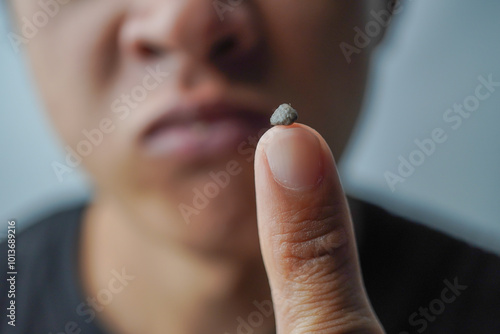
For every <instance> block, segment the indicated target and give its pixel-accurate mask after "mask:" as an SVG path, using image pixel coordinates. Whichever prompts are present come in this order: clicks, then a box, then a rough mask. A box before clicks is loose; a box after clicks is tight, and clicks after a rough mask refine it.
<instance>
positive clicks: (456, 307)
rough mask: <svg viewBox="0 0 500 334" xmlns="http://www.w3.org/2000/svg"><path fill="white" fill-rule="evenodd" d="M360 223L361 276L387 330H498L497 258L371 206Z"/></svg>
mask: <svg viewBox="0 0 500 334" xmlns="http://www.w3.org/2000/svg"><path fill="white" fill-rule="evenodd" d="M363 220H364V223H363V226H362V227H363V235H364V237H363V241H362V245H361V246H362V247H361V251H360V261H361V265H362V270H363V276H364V280H365V284H366V287H367V291H368V293H369V295H370V299H371V301H372V304H373V305H374V308H375V309H376V311H377V313H378V314H379V317H380V318H381V321H382V322H384V325H386V329H387V330H388V332H392V331H394V332H396V331H398V333H399V332H400V331H402V330H406V331H408V332H414V331H415V330H417V331H419V332H421V331H424V330H425V331H426V332H427V333H444V332H449V333H451V332H453V333H492V332H500V258H499V257H498V256H497V255H495V254H493V253H490V252H487V251H485V250H482V249H480V248H478V247H475V246H474V245H471V244H468V243H466V242H463V241H460V240H457V239H454V238H452V237H450V236H448V235H446V234H444V233H441V232H439V231H437V230H434V229H431V228H429V227H427V226H424V225H422V224H418V223H415V222H412V221H409V220H407V219H404V218H401V217H398V216H396V215H393V214H391V213H389V212H387V211H385V210H383V209H381V208H379V207H376V206H373V205H369V204H365V205H364V209H363ZM495 330H496V331H495ZM403 332H404V331H403Z"/></svg>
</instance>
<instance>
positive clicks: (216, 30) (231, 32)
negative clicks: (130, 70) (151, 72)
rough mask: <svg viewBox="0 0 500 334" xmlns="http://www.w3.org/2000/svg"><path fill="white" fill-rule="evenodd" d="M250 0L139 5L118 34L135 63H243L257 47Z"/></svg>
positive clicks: (149, 0) (157, 0)
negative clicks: (171, 60)
mask: <svg viewBox="0 0 500 334" xmlns="http://www.w3.org/2000/svg"><path fill="white" fill-rule="evenodd" d="M249 3H250V1H243V0H239V1H234V0H233V1H229V2H227V3H226V1H218V0H215V1H214V0H184V1H179V0H145V1H144V0H142V1H135V5H134V6H133V7H131V8H130V10H129V12H128V14H127V15H126V17H125V18H124V22H123V25H122V29H121V31H120V34H119V45H120V48H121V50H122V52H123V53H125V54H126V55H127V56H129V57H133V58H134V59H136V60H140V61H147V60H150V59H158V58H168V57H174V56H179V57H184V59H186V58H189V59H192V60H196V61H205V62H206V61H208V62H211V63H214V64H217V63H221V64H222V63H228V62H231V61H234V60H236V59H243V58H244V57H245V56H246V55H248V54H249V53H251V52H252V51H253V50H254V49H255V48H256V47H257V46H258V45H259V32H258V24H257V22H256V21H257V20H256V15H255V11H254V10H253V9H252V7H251V5H250V4H249Z"/></svg>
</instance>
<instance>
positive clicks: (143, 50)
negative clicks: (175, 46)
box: [137, 44, 164, 58]
mask: <svg viewBox="0 0 500 334" xmlns="http://www.w3.org/2000/svg"><path fill="white" fill-rule="evenodd" d="M137 51H138V53H139V55H140V56H142V57H145V58H150V57H158V56H161V55H162V54H163V53H164V51H163V50H162V49H161V48H160V47H157V46H154V45H152V44H141V45H139V46H138V50H137Z"/></svg>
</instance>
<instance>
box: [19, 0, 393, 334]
mask: <svg viewBox="0 0 500 334" xmlns="http://www.w3.org/2000/svg"><path fill="white" fill-rule="evenodd" d="M11 6H12V7H13V12H14V15H15V16H17V18H18V22H19V25H20V26H22V23H20V22H22V17H32V15H33V14H34V13H36V12H37V11H39V10H40V8H39V7H38V4H37V2H35V1H16V2H11ZM385 6H386V4H385V3H383V0H380V1H375V0H373V1H369V0H366V1H351V0H337V1H332V0H315V1H307V2H306V1H299V0H293V1H291V0H273V1H265V0H255V1H246V2H242V3H241V4H240V5H238V6H236V7H235V8H234V10H233V11H231V12H226V13H225V14H224V20H223V21H221V20H220V18H219V16H218V14H217V12H216V11H215V9H214V7H213V4H212V1H206V0H184V1H176V0H163V1H160V0H141V1H139V0H108V1H96V0H89V1H70V2H69V3H68V4H65V5H63V6H61V8H60V12H59V13H58V14H57V15H55V16H54V17H53V18H51V19H50V22H49V24H48V25H46V26H45V27H43V29H40V31H39V32H38V34H37V35H36V37H34V38H33V39H31V40H30V41H29V43H28V44H27V45H26V46H25V50H26V53H27V55H28V59H29V62H30V65H31V68H32V70H33V73H34V78H35V80H36V82H37V83H38V86H39V89H40V92H41V96H42V98H43V101H44V102H45V106H46V109H47V111H48V114H49V116H50V118H51V119H52V121H53V124H54V127H55V129H56V130H57V131H58V133H59V134H60V136H61V138H62V139H63V141H64V142H65V144H66V145H69V146H70V147H76V146H77V145H78V143H79V142H80V141H81V140H82V139H84V137H83V136H82V130H83V129H93V128H97V127H98V126H99V124H100V122H101V121H102V119H103V118H106V117H109V118H111V119H113V120H114V123H113V124H114V125H115V128H114V130H113V131H112V132H111V133H109V134H106V136H105V137H104V140H103V142H102V144H100V145H97V146H96V147H94V148H93V151H92V153H91V154H90V155H89V156H87V157H85V158H84V159H83V165H84V167H85V169H86V170H87V171H88V173H89V174H90V175H91V177H92V182H93V186H94V196H93V200H92V202H91V203H90V204H89V207H88V209H87V210H86V214H85V217H84V222H83V230H82V241H81V247H80V250H79V259H80V263H79V268H80V277H81V281H82V285H83V289H84V291H85V293H86V294H87V295H88V296H95V295H96V294H97V292H98V291H99V290H100V289H101V288H102V287H105V286H107V284H108V282H109V280H110V279H111V277H112V276H111V270H113V269H120V268H126V271H127V273H129V274H130V275H133V276H134V277H135V278H134V280H133V282H132V283H131V284H130V285H129V286H127V288H126V289H124V290H123V291H122V292H121V293H120V294H117V295H116V296H114V299H113V303H111V304H109V305H106V306H105V307H103V310H102V311H101V312H99V314H98V317H99V319H100V323H101V324H102V325H103V326H105V327H107V328H109V329H110V331H113V332H116V333H124V334H127V333H151V334H155V333H223V332H226V331H228V332H231V331H232V332H236V327H237V325H238V323H237V322H236V320H235V319H237V318H238V317H242V318H245V319H246V318H247V316H248V315H249V314H251V313H252V312H254V311H255V310H256V307H255V305H254V304H253V302H254V301H270V300H271V298H272V300H273V305H274V311H275V312H274V314H275V315H274V316H269V317H265V319H264V322H263V324H262V326H260V327H258V328H255V333H271V332H273V330H274V328H275V324H276V326H277V327H276V329H277V332H278V333H311V332H321V333H382V332H383V329H382V328H381V326H380V324H379V322H378V320H377V318H376V315H375V314H374V312H373V311H372V309H371V306H370V303H369V301H368V298H367V296H366V293H365V292H364V288H363V283H362V281H361V277H360V273H359V264H358V261H357V253H356V245H355V239H354V234H353V228H352V220H351V217H350V213H349V208H348V206H347V202H346V199H345V195H344V192H343V190H342V187H341V185H340V182H339V180H338V176H337V172H336V167H335V163H334V159H333V156H335V157H336V158H337V159H338V158H339V157H340V156H341V154H342V151H343V150H344V148H345V145H346V143H347V140H348V138H349V135H350V133H351V131H352V128H353V126H354V124H355V121H356V118H357V114H358V111H359V109H360V104H361V102H362V97H363V93H364V88H365V80H366V73H367V68H368V65H367V64H368V61H369V56H370V53H371V49H370V48H367V49H364V50H363V51H362V52H361V54H359V55H357V56H356V57H355V58H354V61H353V62H352V63H350V64H348V63H347V61H346V60H345V58H344V55H343V54H342V52H341V51H340V48H339V43H340V42H341V41H346V42H348V43H350V44H353V38H354V32H353V28H354V27H355V26H360V27H363V26H364V24H365V22H366V20H367V17H368V12H369V10H370V9H372V8H382V7H385ZM228 39H229V40H231V41H233V42H235V43H232V44H230V45H229V46H228V47H224V43H223V42H224V41H227V40H228ZM376 43H377V41H374V42H373V43H372V44H371V45H372V46H373V45H375V44H376ZM226 46H227V44H226ZM245 56H248V57H247V58H244V57H245ZM241 59H245V61H244V62H243V61H242V60H241ZM227 64H235V66H227ZM148 66H150V67H152V68H155V67H156V66H160V67H161V68H162V69H163V70H164V71H167V72H169V75H168V78H167V79H165V80H164V82H162V83H161V84H160V86H159V87H158V88H156V89H154V90H152V91H150V92H149V93H148V96H147V98H146V99H145V100H144V101H142V102H141V103H140V104H138V105H137V106H136V107H135V108H134V109H133V112H131V113H130V114H129V115H127V117H124V119H120V120H119V121H118V120H117V117H116V114H113V111H112V109H111V108H110V106H111V105H112V103H113V101H114V100H115V99H116V98H117V97H120V96H121V95H122V94H124V93H125V94H126V93H130V92H131V90H132V89H133V88H134V87H135V86H136V85H137V84H138V83H141V82H142V80H143V78H144V76H145V75H146V74H147V72H146V71H145V68H146V67H148ZM218 99H219V100H220V99H226V100H230V101H233V102H235V103H238V104H241V105H246V106H247V105H252V108H254V109H257V110H259V112H260V114H261V115H263V116H266V117H268V116H270V115H271V113H272V111H273V110H274V108H276V107H277V106H278V105H280V104H281V103H284V102H287V103H288V102H289V103H292V105H293V107H294V108H295V109H297V110H298V111H299V114H300V116H299V117H300V118H299V120H300V121H301V122H302V123H304V124H308V125H310V127H307V126H304V125H301V124H295V125H293V126H291V127H283V126H278V127H275V128H273V129H271V130H269V131H268V132H267V133H266V134H265V135H264V137H263V138H261V140H260V142H259V145H258V147H257V150H256V153H255V165H254V161H253V159H250V160H248V155H242V154H241V152H238V151H237V150H236V148H235V149H233V150H229V151H224V152H218V153H217V154H213V155H211V156H203V157H200V158H197V159H182V158H178V157H176V156H167V157H161V158H158V157H151V156H149V155H148V154H146V153H145V152H144V149H143V146H142V145H141V139H140V138H141V133H142V131H143V130H144V128H145V126H146V124H148V123H149V122H150V121H151V120H152V119H153V118H155V117H156V116H157V114H158V112H159V110H160V109H163V108H169V107H171V106H172V105H175V104H179V103H205V102H207V101H208V102H210V101H217V100H218ZM313 129H315V130H313ZM262 132H264V131H261V132H259V133H260V134H262ZM320 134H321V135H320ZM283 137H285V138H288V140H287V141H283ZM254 144H255V143H254ZM254 146H255V145H254ZM268 150H274V152H279V153H281V152H285V153H283V154H277V155H276V156H277V159H278V160H280V159H281V161H282V162H283V161H288V162H291V163H289V164H288V167H290V166H292V167H290V168H292V169H291V170H289V171H288V172H287V171H284V172H283V170H282V172H283V173H285V175H287V178H288V179H287V181H286V182H285V183H283V182H281V181H280V179H279V178H278V177H276V175H274V174H273V168H275V169H276V168H278V167H276V166H278V165H280V163H279V161H278V162H276V161H274V162H272V164H271V161H270V160H269V157H268V155H267V154H268ZM332 152H333V154H332ZM231 160H234V161H237V162H238V164H239V165H240V166H241V167H242V171H241V173H239V174H238V175H236V176H233V177H231V182H230V184H229V185H228V186H227V187H226V188H224V189H222V190H221V191H220V193H219V195H218V196H216V197H215V198H213V199H211V200H210V203H209V204H208V206H207V207H206V208H204V209H203V212H202V213H201V214H199V215H195V216H193V217H192V220H191V222H190V223H189V224H186V221H185V219H184V218H183V217H182V215H181V214H180V212H179V210H178V205H179V204H180V203H191V202H192V200H193V189H195V188H203V186H204V185H205V184H206V183H207V182H209V181H210V178H209V172H210V171H213V172H217V171H222V170H225V169H226V165H227V162H228V161H231ZM275 160H276V159H275ZM270 164H271V165H270ZM273 164H274V165H273ZM272 166H274V167H272ZM318 166H319V167H318ZM283 168H286V167H283ZM318 180H319V181H318ZM287 182H288V183H287ZM296 183H297V184H301V185H305V186H301V187H299V189H295V188H294V186H291V185H293V184H296ZM262 259H264V261H262ZM271 291H272V293H271Z"/></svg>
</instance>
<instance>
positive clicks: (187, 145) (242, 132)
mask: <svg viewBox="0 0 500 334" xmlns="http://www.w3.org/2000/svg"><path fill="white" fill-rule="evenodd" d="M267 128H269V126H268V125H267V122H264V121H263V120H261V119H255V118H252V119H249V118H244V117H221V118H218V119H214V120H208V121H203V122H192V123H187V124H178V125H172V126H169V127H166V128H165V129H161V130H159V131H158V132H157V133H155V134H154V135H152V136H151V137H150V138H147V139H146V140H145V147H146V153H147V155H148V156H151V157H158V158H161V157H169V158H176V159H178V160H184V161H195V160H203V159H210V158H214V157H217V156H224V155H228V154H234V153H235V152H237V150H238V147H240V145H244V144H245V143H247V144H248V145H250V144H251V142H252V143H253V140H255V136H256V135H258V134H262V133H263V132H264V131H263V130H265V129H267ZM252 137H253V139H252ZM248 145H246V146H248Z"/></svg>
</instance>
